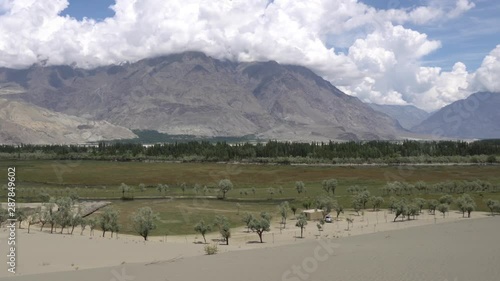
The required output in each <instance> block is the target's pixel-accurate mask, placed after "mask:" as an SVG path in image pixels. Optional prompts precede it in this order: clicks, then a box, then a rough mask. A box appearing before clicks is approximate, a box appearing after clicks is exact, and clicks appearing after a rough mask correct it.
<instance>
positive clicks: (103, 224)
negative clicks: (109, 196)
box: [98, 207, 120, 237]
mask: <svg viewBox="0 0 500 281" xmlns="http://www.w3.org/2000/svg"><path fill="white" fill-rule="evenodd" d="M119 216H120V213H119V212H118V211H117V210H115V209H114V208H113V207H106V208H104V209H103V211H102V213H100V215H99V220H98V222H99V227H100V228H101V230H102V237H105V235H106V232H107V231H110V232H111V231H113V228H116V226H117V225H118V218H119Z"/></svg>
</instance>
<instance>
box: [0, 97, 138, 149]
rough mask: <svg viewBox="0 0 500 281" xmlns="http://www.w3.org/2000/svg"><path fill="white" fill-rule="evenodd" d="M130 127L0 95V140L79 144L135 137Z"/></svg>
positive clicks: (13, 142)
mask: <svg viewBox="0 0 500 281" xmlns="http://www.w3.org/2000/svg"><path fill="white" fill-rule="evenodd" d="M134 137H136V135H135V134H134V133H132V132H131V131H130V130H129V129H126V128H123V127H119V126H115V125H111V124H110V123H108V122H106V121H89V120H86V119H84V118H81V117H75V116H69V115H66V114H63V113H56V112H52V111H50V110H47V109H44V108H40V107H37V106H33V105H29V104H26V103H24V102H18V101H9V100H6V99H3V98H0V144H19V143H32V144H54V143H60V144H62V143H64V144H79V143H86V142H91V141H100V140H112V139H125V138H134Z"/></svg>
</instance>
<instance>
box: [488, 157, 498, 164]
mask: <svg viewBox="0 0 500 281" xmlns="http://www.w3.org/2000/svg"><path fill="white" fill-rule="evenodd" d="M486 162H488V163H490V164H493V163H496V162H497V158H496V156H495V155H490V156H488V158H486Z"/></svg>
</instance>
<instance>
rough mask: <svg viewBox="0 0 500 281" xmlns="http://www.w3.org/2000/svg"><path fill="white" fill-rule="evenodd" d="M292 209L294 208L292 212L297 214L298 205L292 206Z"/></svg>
mask: <svg viewBox="0 0 500 281" xmlns="http://www.w3.org/2000/svg"><path fill="white" fill-rule="evenodd" d="M290 209H291V210H292V213H293V215H294V216H295V213H296V212H297V207H295V206H291V207H290Z"/></svg>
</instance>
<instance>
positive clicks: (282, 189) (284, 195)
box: [0, 160, 500, 235]
mask: <svg viewBox="0 0 500 281" xmlns="http://www.w3.org/2000/svg"><path fill="white" fill-rule="evenodd" d="M8 167H16V183H17V197H18V201H20V202H23V201H24V202H36V201H39V200H40V198H39V195H40V194H41V193H47V194H49V195H50V196H69V195H71V194H77V195H78V197H80V200H110V201H112V202H113V204H112V205H113V206H114V207H115V208H116V209H118V210H119V211H120V213H121V215H120V222H121V224H122V226H123V228H122V231H121V232H125V233H131V232H132V230H131V229H130V228H129V227H128V221H129V216H130V215H131V214H132V213H133V212H135V211H136V210H137V209H138V208H140V207H144V206H149V207H151V208H152V209H153V210H154V211H155V212H158V213H159V214H160V218H161V220H160V222H159V224H158V228H157V229H156V230H155V231H154V232H153V233H152V234H153V235H164V234H169V235H170V234H172V235H173V234H188V233H194V230H193V226H194V224H196V223H197V222H198V221H199V220H201V219H204V220H205V221H206V222H211V221H213V218H214V217H215V215H225V216H227V217H228V218H229V219H230V221H231V222H232V225H233V226H241V225H243V222H241V216H242V214H243V213H244V212H251V213H255V214H257V213H259V212H261V211H267V212H270V213H272V214H275V215H274V216H275V217H277V214H276V212H277V205H278V204H279V203H280V202H282V201H285V200H286V201H289V202H290V205H292V206H295V207H297V208H298V209H299V211H300V210H301V209H303V206H302V205H303V203H304V202H307V201H311V200H314V199H316V198H317V197H318V196H325V195H326V192H325V191H324V190H323V189H322V187H321V183H322V181H323V180H327V179H331V178H334V179H337V181H338V186H337V188H336V191H335V196H334V198H335V199H336V200H337V201H338V202H339V203H340V204H341V205H343V206H344V207H345V208H350V207H351V195H352V194H351V193H349V192H348V188H349V187H352V186H362V187H366V188H367V190H368V191H370V193H371V195H375V196H383V197H384V199H385V204H384V205H383V208H386V207H387V202H388V198H389V196H388V195H385V194H383V192H382V190H381V188H382V187H384V186H385V185H386V184H387V183H388V182H393V181H400V182H407V183H410V184H414V183H416V182H418V181H424V182H426V183H428V184H434V183H438V182H444V181H449V180H453V181H474V180H478V179H480V180H482V181H487V182H490V183H491V184H492V185H494V186H500V166H498V165H467V166H462V165H450V166H308V165H257V164H227V163H165V162H116V161H114V162H111V161H82V160H76V161H57V160H37V161H35V160H34V161H15V160H9V161H8V162H7V161H2V162H0V170H1V171H5V172H4V173H2V174H0V181H1V182H6V177H7V172H6V171H7V168H8ZM225 178H228V179H230V180H231V181H232V183H233V184H234V188H233V189H232V190H231V191H229V192H228V194H227V199H226V200H218V199H216V196H217V183H218V181H219V180H221V179H225ZM296 181H303V182H304V184H305V187H306V192H305V193H302V194H298V193H297V191H296V189H295V182H296ZM122 183H124V184H126V185H127V186H128V187H131V189H130V190H128V191H127V195H129V196H130V197H133V198H134V200H125V201H124V200H121V199H120V198H121V197H122V195H123V190H122V189H121V187H120V186H121V185H122ZM141 183H142V184H144V188H143V189H141V188H139V185H140V184H141ZM158 184H166V185H168V186H169V188H168V189H166V190H158V189H157V185H158ZM195 185H196V186H198V187H199V188H197V189H195V188H194V187H195ZM205 186H206V188H205V189H204V187H205ZM0 195H1V196H3V197H4V198H5V195H6V190H5V189H2V190H1V191H0ZM442 195H443V194H439V193H429V194H427V193H426V194H411V195H400V196H399V197H401V196H405V197H409V198H414V197H422V198H425V199H431V198H433V199H436V198H439V197H440V196H442ZM471 195H472V196H473V198H474V199H475V201H476V203H477V206H478V208H477V209H478V210H481V211H488V209H487V207H486V206H485V204H484V200H485V199H488V198H492V199H496V200H498V199H500V193H499V192H475V193H472V194H471ZM453 196H455V197H457V196H458V194H453Z"/></svg>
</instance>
